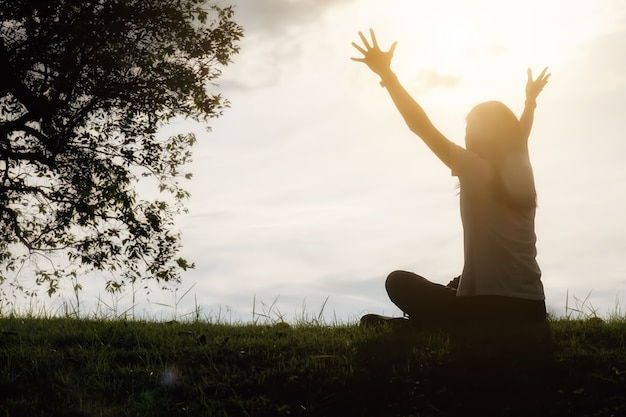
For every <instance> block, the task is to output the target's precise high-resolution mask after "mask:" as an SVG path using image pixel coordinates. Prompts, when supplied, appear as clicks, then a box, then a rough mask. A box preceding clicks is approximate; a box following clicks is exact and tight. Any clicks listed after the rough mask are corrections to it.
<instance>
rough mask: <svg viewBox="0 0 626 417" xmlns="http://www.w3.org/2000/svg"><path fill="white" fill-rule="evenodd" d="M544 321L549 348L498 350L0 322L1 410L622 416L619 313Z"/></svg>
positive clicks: (357, 335)
mask: <svg viewBox="0 0 626 417" xmlns="http://www.w3.org/2000/svg"><path fill="white" fill-rule="evenodd" d="M549 326H550V331H551V334H552V336H551V344H550V347H551V350H550V352H547V353H545V352H543V353H542V354H538V353H537V352H536V351H533V352H534V353H532V352H530V351H526V350H525V349H526V347H525V346H524V345H523V344H520V343H518V342H519V340H517V339H516V337H513V338H512V339H511V340H509V342H510V343H509V345H507V348H506V349H508V348H510V347H514V348H515V347H517V348H518V349H513V350H512V351H511V352H513V351H514V352H515V353H514V354H501V353H502V352H500V354H495V353H494V351H493V350H490V346H489V345H490V344H491V343H492V342H493V340H499V339H497V338H496V339H492V340H491V341H490V342H488V343H486V344H482V345H481V344H480V343H479V344H477V345H475V346H473V348H472V349H466V347H467V346H469V344H465V345H463V343H465V342H461V343H459V342H458V341H457V340H455V339H454V338H451V337H450V336H449V335H448V334H446V333H443V332H440V331H428V330H418V331H416V330H410V331H409V330H404V331H398V330H395V331H394V330H391V329H368V328H361V327H359V326H353V325H345V326H342V325H335V326H318V325H309V324H301V325H295V326H294V325H288V324H285V323H277V324H272V325H259V324H256V325H244V324H241V325H227V324H215V323H206V322H201V321H194V322H183V323H178V322H169V323H158V322H144V321H125V320H106V319H102V320H97V319H91V320H87V319H72V318H23V317H4V318H0V416H216V417H219V416H407V417H408V416H468V415H481V416H489V415H493V416H607V417H608V416H619V415H626V397H625V395H626V349H625V335H626V320H623V319H615V318H614V319H611V320H608V321H600V320H585V321H577V320H566V319H562V320H554V321H551V322H550V323H549ZM500 331H501V330H500ZM505 333H506V332H505ZM500 336H501V334H499V336H498V337H500ZM483 342H484V341H483ZM470 344H471V343H470ZM520 346H521V349H519V348H520ZM506 349H505V350H506Z"/></svg>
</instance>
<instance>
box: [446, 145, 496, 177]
mask: <svg viewBox="0 0 626 417" xmlns="http://www.w3.org/2000/svg"><path fill="white" fill-rule="evenodd" d="M450 168H451V170H452V175H453V176H455V177H459V180H460V181H463V180H464V179H468V178H477V177H478V178H484V177H487V176H488V175H490V173H491V165H490V164H489V162H487V161H486V160H485V159H483V158H481V157H480V156H478V154H476V153H474V152H472V151H468V150H467V149H465V148H463V147H461V146H459V145H457V144H455V143H450Z"/></svg>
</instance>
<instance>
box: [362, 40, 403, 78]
mask: <svg viewBox="0 0 626 417" xmlns="http://www.w3.org/2000/svg"><path fill="white" fill-rule="evenodd" d="M370 36H371V37H372V42H371V45H370V42H368V40H367V38H366V37H365V36H364V35H363V33H361V32H359V37H360V38H361V41H362V42H363V47H361V46H359V45H357V44H356V43H354V42H352V46H354V47H355V48H356V49H357V50H358V51H359V52H361V53H362V54H363V58H350V59H351V60H353V61H357V62H363V63H364V64H366V65H367V66H368V67H369V68H370V69H371V70H372V71H374V72H375V73H376V74H378V75H380V77H381V78H383V79H384V78H385V77H386V76H388V75H390V74H392V72H391V59H392V58H393V51H394V50H395V49H396V45H397V44H398V42H394V43H393V44H392V45H391V48H389V50H388V51H387V52H384V51H382V50H381V49H380V47H379V46H378V42H377V41H376V35H375V34H374V30H373V29H370Z"/></svg>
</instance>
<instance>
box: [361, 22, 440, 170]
mask: <svg viewBox="0 0 626 417" xmlns="http://www.w3.org/2000/svg"><path fill="white" fill-rule="evenodd" d="M370 35H371V37H372V41H371V45H370V42H368V40H367V39H366V38H365V36H364V35H363V34H362V33H361V32H359V37H360V38H361V41H362V42H363V47H361V46H359V45H357V44H356V43H354V42H353V43H352V46H354V47H355V48H356V49H357V50H358V51H359V52H361V53H362V54H363V58H351V59H352V60H353V61H357V62H363V63H364V64H366V65H367V66H368V67H369V68H370V69H371V70H372V71H374V72H375V73H376V74H378V75H379V76H380V78H381V82H380V85H381V86H383V87H385V88H386V89H387V91H388V92H389V95H390V96H391V99H392V100H393V103H394V104H395V106H396V108H397V109H398V111H399V112H400V114H401V115H402V117H403V118H404V121H405V122H406V124H407V125H408V126H409V128H410V129H411V131H413V132H414V133H415V134H416V135H418V136H419V137H420V138H421V139H422V140H423V141H424V143H426V145H428V147H429V148H430V149H431V150H432V151H433V152H434V153H435V155H437V157H438V158H439V159H440V160H441V161H442V162H443V163H444V164H446V165H448V167H450V150H449V148H450V141H449V140H448V139H447V138H446V137H445V136H443V135H442V134H441V132H439V130H437V129H436V128H435V126H433V124H432V122H431V121H430V119H429V118H428V116H427V115H426V112H424V110H423V109H422V107H421V106H420V105H419V104H417V102H416V101H415V100H414V99H413V97H411V95H410V94H409V93H408V92H407V91H406V90H405V89H404V87H403V86H402V85H401V84H400V82H399V81H398V78H397V77H396V75H395V74H394V73H393V71H392V70H391V59H392V58H393V52H394V50H395V48H396V45H397V42H394V43H393V44H392V45H391V48H390V49H389V51H387V52H384V51H382V50H381V49H380V48H379V46H378V42H377V41H376V35H375V34H374V31H373V30H372V29H370Z"/></svg>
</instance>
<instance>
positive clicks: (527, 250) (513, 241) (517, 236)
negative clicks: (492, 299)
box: [450, 142, 545, 300]
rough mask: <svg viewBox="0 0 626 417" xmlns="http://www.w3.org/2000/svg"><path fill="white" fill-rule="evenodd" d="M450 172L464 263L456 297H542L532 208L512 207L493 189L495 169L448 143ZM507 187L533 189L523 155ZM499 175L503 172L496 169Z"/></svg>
mask: <svg viewBox="0 0 626 417" xmlns="http://www.w3.org/2000/svg"><path fill="white" fill-rule="evenodd" d="M450 156H451V158H450V161H451V162H450V166H451V168H452V175H454V176H457V177H458V178H459V182H460V186H461V189H460V208H461V220H462V223H463V240H464V265H463V273H462V275H461V279H460V283H459V287H458V290H457V295H459V296H475V295H500V296H508V297H517V298H524V299H530V300H544V299H545V295H544V291H543V285H542V283H541V270H540V268H539V265H538V264H537V261H536V256H537V249H536V245H535V244H536V240H537V238H536V235H535V208H513V207H511V205H510V204H506V203H503V202H501V201H499V200H498V199H497V198H496V197H495V195H494V193H493V192H492V189H493V186H492V182H493V178H494V175H495V171H494V168H493V167H492V166H491V165H490V164H489V163H488V162H487V161H486V160H484V159H482V158H480V157H479V156H478V155H477V154H475V153H474V152H470V151H468V150H466V149H464V148H462V147H460V146H458V145H456V144H454V143H452V142H451V143H450ZM513 165H515V166H511V167H510V169H509V173H508V175H506V178H508V179H505V181H509V183H508V185H509V187H507V189H516V188H517V189H519V188H520V187H532V189H533V190H534V179H533V174H532V168H531V166H530V162H529V161H528V159H527V158H521V159H519V161H518V163H513ZM500 174H501V175H502V173H500Z"/></svg>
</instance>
